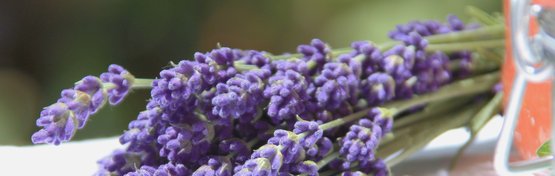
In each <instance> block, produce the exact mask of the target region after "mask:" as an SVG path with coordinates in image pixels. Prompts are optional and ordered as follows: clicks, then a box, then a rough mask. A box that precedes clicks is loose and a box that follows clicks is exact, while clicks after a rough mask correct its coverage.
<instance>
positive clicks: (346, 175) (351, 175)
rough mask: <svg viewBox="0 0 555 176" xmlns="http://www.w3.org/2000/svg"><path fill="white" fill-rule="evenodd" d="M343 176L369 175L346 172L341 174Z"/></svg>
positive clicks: (359, 172) (358, 172)
mask: <svg viewBox="0 0 555 176" xmlns="http://www.w3.org/2000/svg"><path fill="white" fill-rule="evenodd" d="M341 176H368V175H367V174H365V173H364V172H361V171H345V172H342V173H341Z"/></svg>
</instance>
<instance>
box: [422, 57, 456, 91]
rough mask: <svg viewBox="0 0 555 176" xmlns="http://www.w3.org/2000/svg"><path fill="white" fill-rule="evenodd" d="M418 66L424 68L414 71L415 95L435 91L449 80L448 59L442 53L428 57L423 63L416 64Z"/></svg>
mask: <svg viewBox="0 0 555 176" xmlns="http://www.w3.org/2000/svg"><path fill="white" fill-rule="evenodd" d="M418 65H425V66H426V67H424V69H419V70H417V71H416V76H417V79H418V81H417V82H416V84H415V85H414V91H415V92H416V93H426V92H430V91H435V90H437V89H438V88H439V87H440V86H442V85H444V84H445V83H447V82H449V80H450V79H451V73H450V72H449V57H447V55H445V54H444V53H442V52H436V53H434V54H431V55H429V56H428V57H426V60H425V61H423V62H420V63H418Z"/></svg>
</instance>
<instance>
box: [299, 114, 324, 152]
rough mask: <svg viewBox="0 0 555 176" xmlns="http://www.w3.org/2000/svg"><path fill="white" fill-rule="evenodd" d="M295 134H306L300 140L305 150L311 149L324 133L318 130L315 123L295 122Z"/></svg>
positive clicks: (317, 125)
mask: <svg viewBox="0 0 555 176" xmlns="http://www.w3.org/2000/svg"><path fill="white" fill-rule="evenodd" d="M293 132H294V133H295V134H301V133H307V135H305V136H304V137H303V138H301V140H300V143H301V145H303V147H304V148H305V149H308V148H311V147H312V146H314V145H316V143H317V142H318V141H319V140H320V139H321V138H322V136H323V134H324V131H323V130H321V129H320V126H319V124H318V123H317V122H314V121H297V122H296V123H295V129H293Z"/></svg>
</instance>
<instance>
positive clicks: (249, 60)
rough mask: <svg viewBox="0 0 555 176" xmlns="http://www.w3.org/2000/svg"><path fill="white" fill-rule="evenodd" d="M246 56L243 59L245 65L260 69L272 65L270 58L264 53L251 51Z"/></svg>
mask: <svg viewBox="0 0 555 176" xmlns="http://www.w3.org/2000/svg"><path fill="white" fill-rule="evenodd" d="M245 52H246V54H245V55H244V56H243V57H242V58H241V60H242V61H244V62H245V64H249V65H256V66H257V67H259V68H262V67H264V66H267V65H270V63H271V60H270V58H268V57H266V56H264V54H265V53H264V52H260V51H255V50H249V51H245Z"/></svg>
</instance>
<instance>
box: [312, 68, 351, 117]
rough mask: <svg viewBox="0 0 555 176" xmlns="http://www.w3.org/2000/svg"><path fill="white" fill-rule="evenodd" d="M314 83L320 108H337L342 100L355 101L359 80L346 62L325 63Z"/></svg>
mask: <svg viewBox="0 0 555 176" xmlns="http://www.w3.org/2000/svg"><path fill="white" fill-rule="evenodd" d="M314 84H315V85H316V87H317V90H316V95H315V96H316V99H317V101H318V105H319V106H320V107H322V108H326V109H331V110H333V109H337V108H339V106H340V105H341V104H342V103H343V102H344V101H347V102H351V103H355V101H356V99H357V95H358V86H359V80H358V77H357V76H356V75H354V74H353V72H352V70H351V69H350V68H349V67H348V66H347V65H346V64H343V63H327V64H326V65H324V69H323V70H322V73H321V74H320V75H318V76H317V77H316V78H315V79H314Z"/></svg>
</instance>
